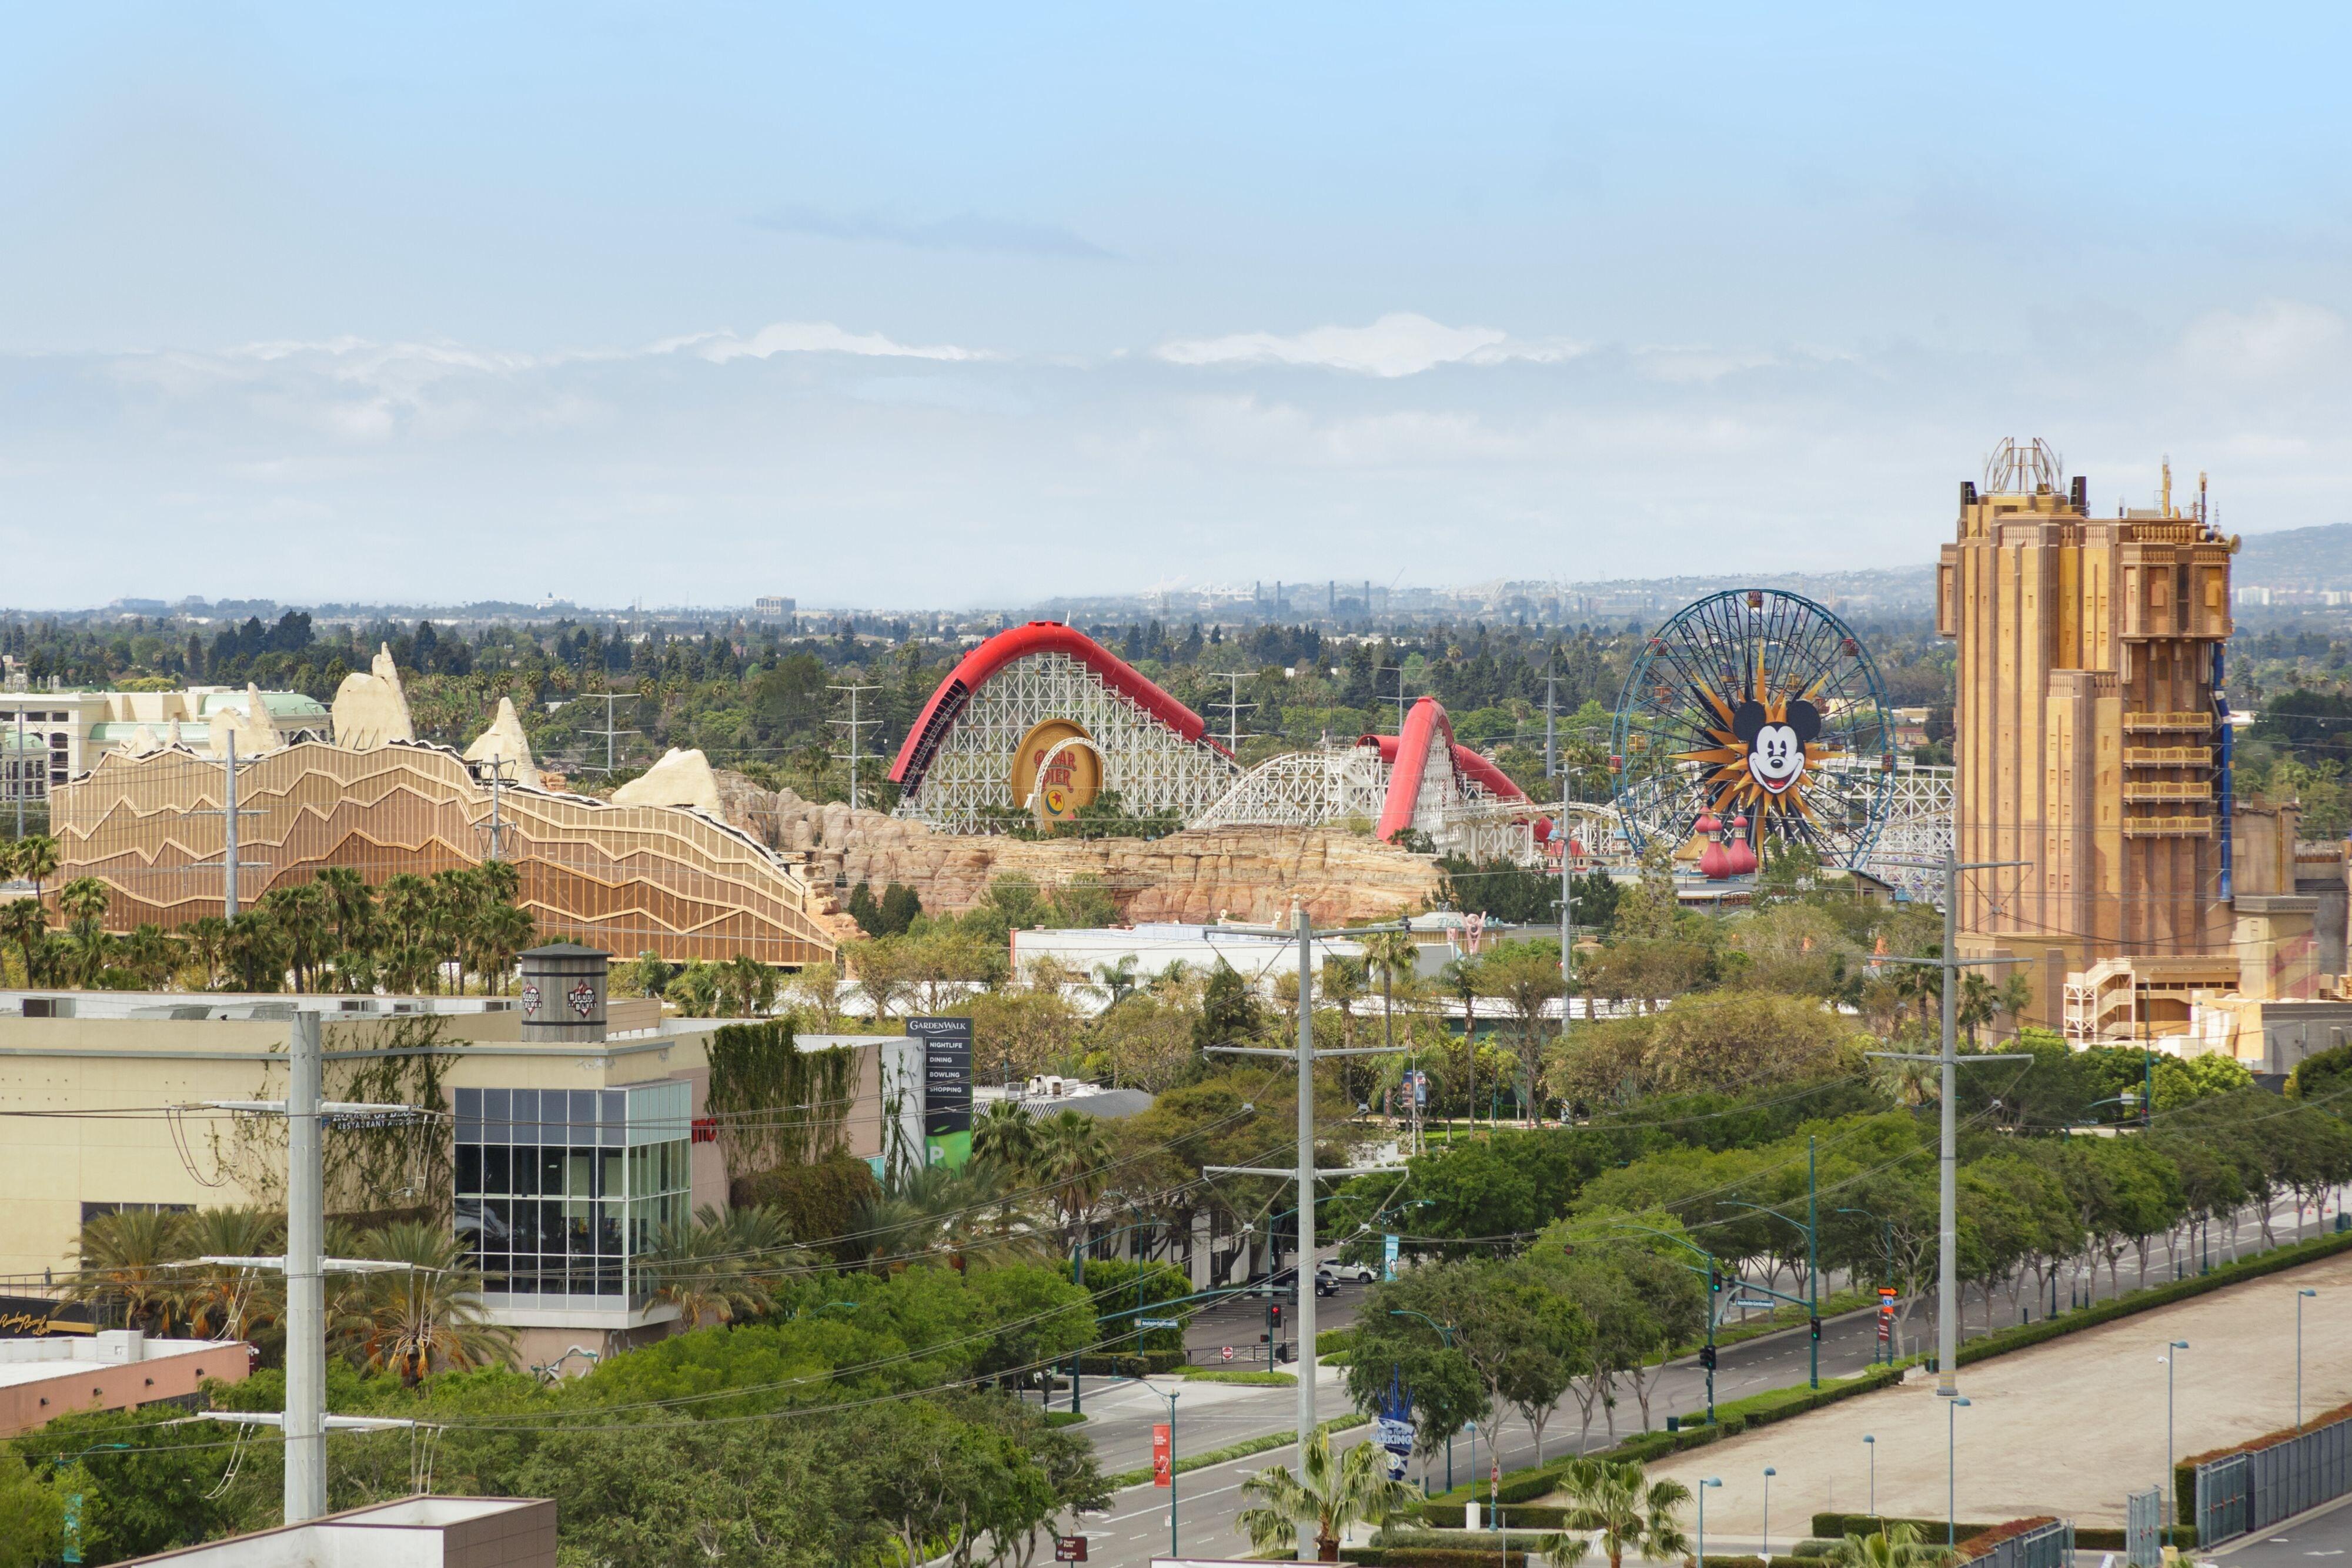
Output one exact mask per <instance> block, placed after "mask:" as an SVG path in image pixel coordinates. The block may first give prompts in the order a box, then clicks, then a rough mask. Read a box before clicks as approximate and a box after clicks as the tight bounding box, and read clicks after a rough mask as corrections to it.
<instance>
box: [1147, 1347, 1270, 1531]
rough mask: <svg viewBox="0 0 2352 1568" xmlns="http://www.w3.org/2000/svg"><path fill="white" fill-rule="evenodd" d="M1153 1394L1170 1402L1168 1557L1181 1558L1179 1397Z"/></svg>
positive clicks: (1167, 1394)
mask: <svg viewBox="0 0 2352 1568" xmlns="http://www.w3.org/2000/svg"><path fill="white" fill-rule="evenodd" d="M1144 1386H1145V1387H1147V1388H1150V1387H1151V1385H1150V1384H1148V1383H1147V1384H1145V1385H1144ZM1151 1392H1152V1393H1154V1394H1159V1395H1160V1398H1162V1399H1165V1400H1166V1401H1168V1555H1169V1556H1171V1557H1181V1556H1183V1555H1184V1554H1183V1553H1182V1552H1179V1551H1178V1550H1176V1397H1177V1396H1176V1395H1175V1394H1174V1393H1172V1392H1171V1393H1165V1394H1162V1393H1160V1390H1159V1389H1157V1388H1152V1389H1151ZM1300 1468H1301V1469H1304V1468H1305V1467H1304V1466H1303V1465H1302V1466H1301V1467H1300Z"/></svg>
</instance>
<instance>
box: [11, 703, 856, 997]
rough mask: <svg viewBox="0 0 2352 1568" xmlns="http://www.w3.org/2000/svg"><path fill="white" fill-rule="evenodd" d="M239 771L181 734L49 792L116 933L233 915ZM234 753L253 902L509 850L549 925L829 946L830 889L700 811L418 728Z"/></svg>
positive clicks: (698, 952)
mask: <svg viewBox="0 0 2352 1568" xmlns="http://www.w3.org/2000/svg"><path fill="white" fill-rule="evenodd" d="M228 767H229V765H228V764H227V763H226V761H222V760H215V759H214V758H206V757H200V756H198V755H196V754H195V753H194V751H192V750H190V749H188V748H186V747H170V748H166V749H159V750H154V751H149V752H145V753H140V754H133V753H129V752H110V753H108V754H106V755H104V756H102V757H100V758H99V760H98V763H97V765H96V766H95V767H94V768H91V769H90V770H89V771H88V772H87V773H85V774H83V775H81V776H80V777H79V778H76V779H72V780H71V781H70V782H68V783H67V784H64V785H61V786H58V788H57V789H56V790H55V792H54V796H53V799H52V801H51V818H50V821H51V830H52V831H54V832H55V833H56V835H57V837H58V849H59V852H60V856H61V859H62V861H63V866H62V870H61V873H60V875H59V877H58V879H57V881H58V882H59V883H62V882H64V881H66V880H68V879H70V878H73V877H82V876H94V877H97V878H98V879H100V881H101V882H103V883H106V884H107V886H108V888H109V889H110V892H111V894H112V895H113V899H112V907H111V910H110V915H109V920H108V924H109V925H110V927H112V928H113V929H116V930H128V929H130V928H131V927H133V926H136V925H141V924H142V923H144V922H150V921H152V922H153V923H155V924H157V925H163V926H165V927H167V928H169V927H173V926H177V925H183V924H184V923H185V922H187V921H189V920H193V919H194V918H196V917H197V916H199V915H217V914H219V913H220V912H221V909H222V894H223V888H222V882H223V875H222V872H223V862H224V846H225V841H226V817H225V816H224V814H223V800H224V798H225V797H226V793H227V784H228ZM490 775H491V768H490V767H489V765H488V763H487V762H485V763H476V764H469V763H467V761H466V759H465V758H462V757H460V756H459V755H458V754H457V752H456V751H454V750H451V749H450V748H448V747H442V746H432V745H425V744H422V743H418V742H394V743H392V744H389V745H383V746H378V747H373V748H371V749H368V750H352V749H347V748H345V747H340V746H335V745H330V744H327V743H325V742H320V741H302V742H298V743H296V744H293V745H290V746H282V747H278V748H277V749H275V750H271V751H268V752H265V753H263V754H262V755H260V756H258V757H256V758H251V759H249V760H248V759H247V758H243V757H242V756H240V758H238V760H237V762H236V799H237V808H238V823H239V826H238V830H237V839H238V852H237V858H238V862H239V866H240V870H239V873H238V879H237V881H238V894H239V903H240V906H249V905H250V904H252V902H253V901H254V900H255V899H257V898H259V897H260V896H261V895H262V894H265V893H267V892H268V890H269V889H270V888H272V887H274V886H278V885H281V884H284V883H301V882H307V881H309V880H310V878H312V877H313V876H315V875H317V874H318V873H320V871H323V870H325V869H326V868H327V867H329V866H351V867H353V868H355V869H357V870H358V871H360V872H361V873H362V874H363V875H364V876H365V877H366V878H367V880H368V881H369V882H370V883H377V884H380V883H383V881H384V880H385V879H386V878H388V877H390V876H392V875H394V873H401V872H411V873H422V874H430V873H434V872H436V871H443V870H447V869H450V868H453V867H460V866H471V865H476V864H478V863H480V862H482V861H484V860H487V859H490V858H493V856H494V855H495V857H496V858H499V859H502V860H508V861H511V862H514V864H515V865H516V867H517V868H518V869H519V870H520V873H521V881H520V886H521V891H520V902H521V904H523V906H524V907H525V908H527V909H528V910H529V911H530V914H531V915H532V916H533V917H534V918H535V919H536V920H537V922H538V924H539V928H540V930H541V933H543V934H544V935H546V936H549V937H551V938H569V939H571V940H573V941H577V942H582V943H585V944H588V945H590V946H597V947H601V948H604V950H606V951H607V952H611V953H615V954H619V955H622V956H631V955H635V954H636V953H639V952H646V951H650V952H654V953H657V954H659V955H660V956H663V957H664V958H667V959H670V960H673V961H677V960H683V959H689V958H703V959H724V958H730V957H733V956H737V955H738V954H748V955H750V956H751V957H753V958H756V959H758V960H759V961H760V962H761V963H764V964H778V965H799V964H807V963H814V962H822V961H824V960H827V959H830V958H831V957H832V956H833V954H834V950H835V942H834V939H833V937H832V936H831V935H830V934H829V933H828V932H827V930H826V928H825V925H824V923H823V922H822V921H821V920H820V919H819V918H817V916H818V915H819V913H820V912H821V910H822V909H823V907H824V904H825V902H826V901H827V900H828V898H829V893H828V892H827V891H825V890H818V889H813V888H811V887H810V886H809V884H808V883H805V882H804V881H803V879H802V878H801V876H800V875H799V873H797V872H796V870H795V869H794V868H793V866H792V865H791V864H790V863H789V862H786V861H785V860H783V859H782V857H780V856H779V855H777V854H776V852H774V851H772V850H770V849H769V848H768V847H767V846H766V845H764V844H762V843H761V842H760V841H758V840H756V839H754V838H753V837H751V835H750V834H748V833H745V832H743V831H741V830H740V829H738V828H734V827H730V826H729V825H727V824H726V823H724V822H722V821H718V820H717V819H716V818H714V817H712V816H709V815H707V814H705V813H703V812H701V811H698V810H692V809H690V808H685V807H678V806H667V805H621V804H615V803H613V802H610V801H605V800H595V799H593V798H591V797H588V796H583V795H572V794H564V793H559V792H556V791H552V790H548V789H532V788H528V787H522V786H518V785H514V784H510V783H506V782H504V781H503V780H499V781H498V782H493V781H492V779H491V777H490ZM494 839H495V841H496V843H495V848H494V846H493V840H494Z"/></svg>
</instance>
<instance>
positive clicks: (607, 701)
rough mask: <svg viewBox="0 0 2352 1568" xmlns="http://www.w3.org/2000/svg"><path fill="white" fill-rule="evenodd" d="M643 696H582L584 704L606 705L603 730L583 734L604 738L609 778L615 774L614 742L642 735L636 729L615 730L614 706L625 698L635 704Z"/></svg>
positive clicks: (601, 693)
mask: <svg viewBox="0 0 2352 1568" xmlns="http://www.w3.org/2000/svg"><path fill="white" fill-rule="evenodd" d="M641 695H644V694H643V693H641V692H583V693H582V694H581V697H580V700H581V701H582V702H592V703H596V702H600V703H603V704H604V728H602V729H591V730H586V731H583V734H587V735H591V736H596V735H601V736H603V737H604V772H605V774H606V775H607V776H608V777H609V776H610V775H611V774H612V772H613V742H614V739H615V738H616V737H620V736H624V735H637V734H640V733H642V732H641V731H638V730H634V729H614V727H613V705H614V703H616V702H620V701H622V700H624V699H627V700H628V701H631V702H634V701H635V700H636V699H637V698H638V697H639V696H641ZM591 766H592V767H593V764H591Z"/></svg>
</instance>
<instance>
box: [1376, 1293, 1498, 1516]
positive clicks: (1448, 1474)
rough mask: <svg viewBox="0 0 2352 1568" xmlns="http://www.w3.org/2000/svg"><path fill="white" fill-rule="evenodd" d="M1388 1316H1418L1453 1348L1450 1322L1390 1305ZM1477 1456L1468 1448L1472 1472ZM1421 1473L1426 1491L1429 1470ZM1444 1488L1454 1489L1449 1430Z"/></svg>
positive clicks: (1474, 1429) (1452, 1326) (1475, 1428)
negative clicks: (1443, 1321)
mask: <svg viewBox="0 0 2352 1568" xmlns="http://www.w3.org/2000/svg"><path fill="white" fill-rule="evenodd" d="M1389 1316H1391V1317H1392V1318H1419V1319H1420V1320H1421V1321H1422V1322H1425V1323H1427V1324H1428V1325H1429V1326H1430V1327H1431V1328H1433V1329H1435V1330H1436V1331H1437V1337H1438V1338H1440V1339H1442V1340H1444V1342H1445V1348H1446V1349H1448V1350H1452V1349H1453V1348H1454V1325H1453V1324H1452V1323H1442V1322H1438V1321H1437V1320H1436V1319H1435V1318H1433V1317H1431V1316H1430V1315H1429V1314H1428V1313H1427V1312H1409V1311H1406V1310H1404V1309H1402V1308H1399V1307H1391V1308H1390V1309H1389ZM1470 1429H1471V1430H1472V1431H1473V1432H1475V1431H1476V1430H1477V1429H1478V1428H1477V1427H1475V1425H1474V1426H1473V1427H1471V1428H1470ZM1477 1440H1478V1439H1477V1438H1475V1437H1473V1438H1471V1439H1470V1441H1471V1442H1472V1443H1473V1444H1475V1443H1476V1442H1477ZM1477 1458H1478V1450H1477V1449H1476V1448H1472V1449H1471V1450H1470V1459H1471V1465H1470V1468H1471V1469H1472V1470H1473V1471H1474V1472H1475V1470H1476V1469H1477V1468H1478V1466H1477ZM1421 1474H1422V1482H1421V1486H1422V1490H1423V1491H1427V1490H1429V1471H1428V1469H1425V1468H1424V1469H1423V1470H1422V1472H1421ZM1445 1490H1447V1491H1452V1490H1454V1434H1453V1433H1451V1432H1448V1433H1447V1434H1446V1435H1445Z"/></svg>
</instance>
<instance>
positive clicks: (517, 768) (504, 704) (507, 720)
mask: <svg viewBox="0 0 2352 1568" xmlns="http://www.w3.org/2000/svg"><path fill="white" fill-rule="evenodd" d="M491 758H497V759H498V763H499V772H500V773H502V774H503V775H504V776H505V778H506V781H507V782H508V783H509V784H520V785H521V786H522V787H523V788H525V789H538V788H540V776H539V769H538V768H537V767H535V766H534V765H533V764H532V761H531V756H530V737H529V736H527V735H525V734H524V733H523V730H522V716H521V715H520V714H518V713H516V712H515V706H514V699H513V698H512V697H500V698H499V711H498V715H497V716H496V717H494V718H492V719H491V720H490V727H489V728H488V729H486V730H484V731H482V733H481V734H479V735H478V736H476V737H474V744H473V745H471V746H469V747H466V760H467V761H468V762H488V761H489V760H490V759H491Z"/></svg>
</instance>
